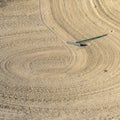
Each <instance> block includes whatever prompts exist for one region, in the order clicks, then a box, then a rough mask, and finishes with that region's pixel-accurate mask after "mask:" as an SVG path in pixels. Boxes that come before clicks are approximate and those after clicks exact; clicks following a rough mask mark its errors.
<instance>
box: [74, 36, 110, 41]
mask: <svg viewBox="0 0 120 120" xmlns="http://www.w3.org/2000/svg"><path fill="white" fill-rule="evenodd" d="M107 35H108V34H104V35H100V36H97V37H93V38H89V39H84V40H81V41H77V42H76V43H82V42H87V41H91V40H95V39H98V38H101V37H105V36H107Z"/></svg>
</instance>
